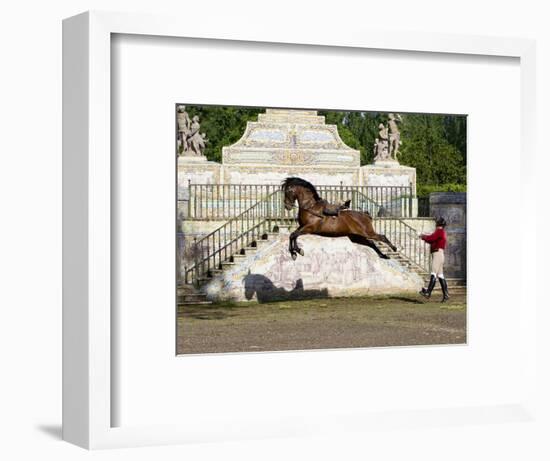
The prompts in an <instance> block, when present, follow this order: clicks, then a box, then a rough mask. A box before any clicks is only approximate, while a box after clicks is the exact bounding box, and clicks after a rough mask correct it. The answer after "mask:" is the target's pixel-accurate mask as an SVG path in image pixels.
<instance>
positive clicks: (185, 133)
mask: <svg viewBox="0 0 550 461" xmlns="http://www.w3.org/2000/svg"><path fill="white" fill-rule="evenodd" d="M176 119H177V122H178V135H177V149H178V155H180V156H182V157H188V158H194V159H195V160H199V161H206V157H205V156H204V149H205V148H206V143H207V142H208V140H207V139H206V134H205V133H200V128H201V125H200V123H199V116H198V115H195V116H194V117H193V119H189V114H188V113H187V112H186V111H185V106H183V105H179V106H178V107H177V115H176Z"/></svg>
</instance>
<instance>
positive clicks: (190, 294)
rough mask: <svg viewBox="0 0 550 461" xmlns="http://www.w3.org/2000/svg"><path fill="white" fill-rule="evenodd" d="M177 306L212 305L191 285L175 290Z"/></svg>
mask: <svg viewBox="0 0 550 461" xmlns="http://www.w3.org/2000/svg"><path fill="white" fill-rule="evenodd" d="M177 296H178V306H186V305H199V304H212V301H209V300H208V299H207V297H206V294H205V293H203V292H201V291H200V290H197V289H196V288H195V287H194V286H193V285H190V284H182V285H178V289H177Z"/></svg>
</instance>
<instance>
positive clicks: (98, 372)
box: [63, 12, 537, 449]
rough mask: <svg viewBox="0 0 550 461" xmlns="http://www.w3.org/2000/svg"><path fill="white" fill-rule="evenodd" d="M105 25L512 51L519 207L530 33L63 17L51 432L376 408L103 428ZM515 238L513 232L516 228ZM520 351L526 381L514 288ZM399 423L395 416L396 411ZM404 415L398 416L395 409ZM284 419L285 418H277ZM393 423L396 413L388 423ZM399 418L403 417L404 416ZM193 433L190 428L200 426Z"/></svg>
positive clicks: (447, 412) (114, 437)
mask: <svg viewBox="0 0 550 461" xmlns="http://www.w3.org/2000/svg"><path fill="white" fill-rule="evenodd" d="M113 34H132V35H140V36H144V37H147V36H161V37H186V38H189V37H194V38H202V39H204V38H206V39H213V40H228V41H235V40H236V41H250V42H256V43H257V42H260V43H286V44H302V45H310V46H330V47H333V48H334V49H335V50H338V49H343V48H349V47H353V48H368V49H377V50H386V51H406V52H429V53H442V54H449V55H454V54H463V55H464V54H465V55H482V56H503V57H514V58H518V59H519V60H520V69H521V114H520V117H521V158H520V160H521V177H522V184H521V187H520V189H521V206H522V211H523V212H524V213H529V212H531V213H532V214H533V215H534V214H536V199H532V197H535V195H536V194H535V192H534V187H535V186H534V184H533V182H532V181H531V179H532V178H533V177H534V175H535V171H536V155H535V144H534V143H535V135H534V129H535V128H534V127H535V123H534V113H535V111H534V106H535V100H536V93H535V91H536V90H535V84H534V83H535V82H534V80H535V44H534V42H533V41H532V40H527V39H513V38H510V39H503V38H493V37H480V36H478V37H472V36H461V35H443V34H441V35H433V34H421V33H411V32H399V33H396V32H383V31H371V30H368V29H366V30H363V31H346V30H345V28H335V30H334V31H319V30H315V28H314V27H313V26H312V25H307V24H304V27H303V28H301V29H300V30H294V31H286V30H281V29H280V28H279V27H276V25H273V26H272V27H263V28H262V29H261V30H256V29H255V28H253V27H251V28H250V29H239V30H236V29H232V28H231V27H226V28H223V27H220V24H215V25H214V24H212V25H208V24H193V23H189V24H186V25H185V27H182V26H181V23H180V21H178V20H177V19H176V18H165V17H156V16H148V15H139V14H122V13H104V12H88V13H84V14H81V15H78V16H75V17H72V18H69V19H66V20H65V21H64V23H63V438H64V440H67V441H69V442H71V443H74V444H76V445H79V446H82V447H85V448H90V449H92V448H115V447H126V446H139V445H160V444H173V443H185V442H189V441H196V440H218V439H226V440H227V439H239V438H256V437H266V436H273V435H278V434H280V435H285V434H289V433H291V434H298V435H301V434H307V433H311V432H313V433H323V432H326V431H331V430H333V429H334V428H336V427H340V428H344V429H345V428H351V427H353V428H356V429H357V430H369V428H372V427H374V426H375V425H376V421H377V419H378V418H380V414H379V413H378V414H377V415H365V414H353V415H347V416H346V417H341V418H337V417H332V416H330V415H328V414H327V415H326V418H323V419H320V420H318V424H317V425H316V426H315V427H313V426H312V425H311V421H310V422H309V423H307V422H306V423H304V424H300V423H299V422H298V421H290V423H289V424H286V425H285V427H284V428H283V427H282V423H281V424H279V425H277V424H266V425H257V424H256V423H255V421H250V423H249V424H241V425H239V426H238V427H237V428H234V430H233V431H229V430H227V428H225V429H224V428H222V427H217V428H216V427H213V428H212V431H211V433H209V434H207V435H204V433H194V432H192V431H191V427H192V422H187V423H186V424H182V425H163V426H157V425H151V426H149V425H143V426H128V427H125V426H122V427H116V428H115V427H111V421H112V412H111V396H112V392H113V391H112V374H113V372H116V367H117V366H118V364H117V363H113V362H112V355H111V345H110V338H111V311H110V303H111V281H112V277H111V259H110V258H111V250H112V248H111V209H110V200H111V195H110V194H111V187H112V181H113V180H116V178H111V157H110V151H111V133H110V117H111V112H110V111H111V94H110V82H111V38H112V35H113ZM530 231H531V230H530V229H526V228H525V227H523V228H522V229H521V231H520V236H519V239H518V240H519V242H520V243H519V245H520V248H521V251H522V266H523V267H525V268H527V267H528V268H530V270H529V272H528V271H526V270H525V271H522V272H521V274H522V275H521V283H520V286H525V287H527V286H529V279H532V278H534V274H533V272H534V270H535V269H534V268H535V267H536V255H535V254H534V253H533V252H529V251H527V249H528V247H527V241H528V239H527V238H526V237H528V234H527V232H530ZM524 237H525V238H524ZM521 304H522V331H523V333H524V335H523V339H522V344H521V351H522V354H523V357H524V358H525V361H526V368H525V369H526V372H525V376H524V377H523V379H524V380H525V383H526V386H527V387H530V386H533V387H534V385H535V379H536V378H535V363H534V359H532V357H534V356H535V352H536V340H535V335H534V332H535V330H536V324H535V311H536V297H535V293H534V292H533V291H532V290H530V289H526V290H522V295H521ZM536 406H537V402H536V397H535V394H534V393H530V394H528V395H525V396H524V398H523V399H522V400H521V401H520V402H519V401H518V402H516V403H514V404H511V405H508V406H499V407H495V408H483V407H474V408H465V409H459V410H457V409H442V410H433V409H426V410H429V411H427V412H424V413H411V412H405V413H402V414H401V413H400V414H399V415H398V414H397V413H395V410H392V411H393V412H394V413H392V411H390V410H389V409H388V411H387V412H386V414H385V416H387V417H388V421H389V422H388V423H387V424H389V425H390V426H391V425H392V424H393V423H392V422H391V421H392V416H391V415H392V414H393V415H394V416H393V418H394V419H399V421H400V422H399V423H398V425H400V426H401V427H403V424H405V426H407V425H409V426H410V427H413V426H414V425H418V424H420V425H422V424H431V423H430V422H429V421H431V419H433V417H434V415H437V416H436V417H437V418H443V419H445V420H446V421H453V420H455V421H460V423H461V424H467V423H469V422H476V421H479V420H483V421H495V422H498V421H499V420H523V419H525V418H531V417H534V416H533V415H534V414H535V413H533V412H534V409H535V408H536ZM404 414H406V415H408V416H406V417H405V420H406V423H403V415H404ZM407 418H408V419H407ZM287 423H288V422H287ZM396 424H397V423H396ZM407 427H408V426H407ZM201 434H202V435H201Z"/></svg>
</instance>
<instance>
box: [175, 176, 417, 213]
mask: <svg viewBox="0 0 550 461" xmlns="http://www.w3.org/2000/svg"><path fill="white" fill-rule="evenodd" d="M280 188H281V186H280V185H278V184H189V185H188V188H187V190H186V191H185V192H186V195H187V197H185V198H180V199H179V200H178V208H179V213H180V216H181V217H182V218H183V219H197V220H225V219H232V218H234V217H236V216H239V215H240V214H241V213H244V212H245V211H246V210H247V209H248V208H250V207H251V206H253V205H254V204H256V203H258V202H259V201H261V200H263V199H264V198H266V197H268V196H269V195H271V194H273V193H274V192H276V191H278V190H280ZM317 191H318V192H319V195H321V196H322V197H323V198H324V199H325V200H327V201H329V202H331V203H338V202H343V201H345V200H348V199H351V200H352V207H353V208H354V209H363V211H369V213H370V214H371V215H372V216H373V217H374V216H391V217H396V218H399V217H412V216H413V191H412V187H411V186H345V185H321V186H318V187H317Z"/></svg>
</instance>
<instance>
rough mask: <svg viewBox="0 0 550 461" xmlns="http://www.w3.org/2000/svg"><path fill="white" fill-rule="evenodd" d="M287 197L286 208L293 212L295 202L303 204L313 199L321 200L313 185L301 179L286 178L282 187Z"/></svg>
mask: <svg viewBox="0 0 550 461" xmlns="http://www.w3.org/2000/svg"><path fill="white" fill-rule="evenodd" d="M281 188H282V189H283V193H284V196H285V201H284V203H285V208H286V209H287V210H291V209H292V207H293V206H294V202H295V201H296V200H298V203H300V204H301V203H302V201H304V200H306V201H307V200H309V199H311V198H312V197H313V199H314V200H316V201H317V200H320V197H319V194H318V193H317V191H316V190H315V187H314V186H313V184H311V183H309V182H307V181H306V180H304V179H301V178H286V179H285V180H284V181H283V184H282V186H281Z"/></svg>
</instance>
